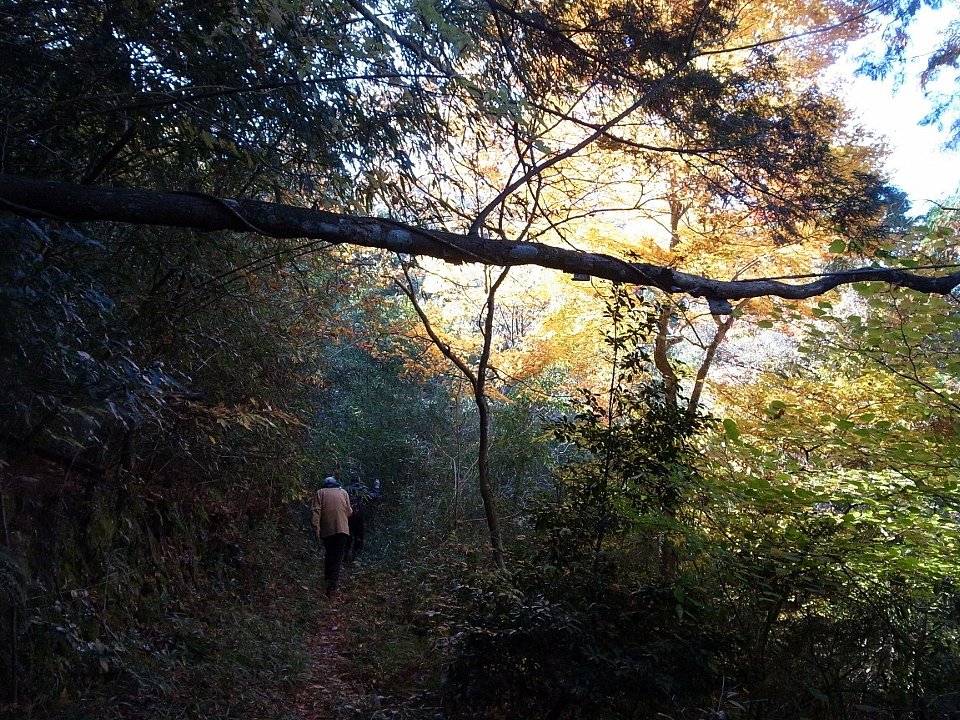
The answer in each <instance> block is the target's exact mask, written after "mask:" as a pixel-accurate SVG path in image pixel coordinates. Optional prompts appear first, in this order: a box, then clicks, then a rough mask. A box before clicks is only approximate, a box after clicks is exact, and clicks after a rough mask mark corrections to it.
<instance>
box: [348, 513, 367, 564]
mask: <svg viewBox="0 0 960 720" xmlns="http://www.w3.org/2000/svg"><path fill="white" fill-rule="evenodd" d="M347 522H348V523H349V524H350V540H349V541H348V542H347V556H346V557H347V562H353V561H354V560H356V559H357V558H359V557H360V553H361V552H363V510H354V511H353V515H351V516H350V519H349V520H347Z"/></svg>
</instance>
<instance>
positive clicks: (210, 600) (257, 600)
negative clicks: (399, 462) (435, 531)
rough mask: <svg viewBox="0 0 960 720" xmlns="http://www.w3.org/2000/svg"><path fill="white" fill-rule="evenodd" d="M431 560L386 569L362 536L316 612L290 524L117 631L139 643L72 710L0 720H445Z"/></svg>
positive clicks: (308, 556) (312, 564)
mask: <svg viewBox="0 0 960 720" xmlns="http://www.w3.org/2000/svg"><path fill="white" fill-rule="evenodd" d="M435 560H436V559H435V558H428V557H424V556H422V555H421V556H420V559H419V561H418V562H419V564H418V565H413V564H411V562H410V561H408V560H402V559H398V558H396V557H390V558H388V557H386V556H385V555H384V554H383V553H381V552H379V551H378V548H377V538H376V534H375V532H374V533H371V535H370V537H368V550H367V552H366V554H365V556H364V557H363V558H362V560H361V561H359V562H357V563H354V564H352V565H350V566H346V567H345V568H344V571H343V574H342V577H341V583H340V590H339V591H338V592H337V593H336V595H335V596H334V597H333V598H332V599H328V598H326V597H324V595H323V593H322V588H323V549H322V546H320V545H319V544H318V543H317V541H316V539H315V538H314V537H312V535H311V533H310V532H309V531H308V530H305V529H304V528H303V527H301V523H300V522H299V520H298V519H295V518H292V517H291V518H290V521H289V522H288V523H286V524H285V525H284V526H282V527H275V528H273V529H272V530H269V531H265V532H262V533H260V537H259V541H258V542H256V543H252V544H251V545H250V547H248V548H246V554H245V555H244V557H243V560H242V563H241V564H240V565H238V566H237V567H236V568H231V569H230V570H229V571H225V572H223V573H221V575H220V577H219V578H217V579H216V580H215V581H210V582H208V583H205V584H204V585H202V586H197V587H192V588H183V589H182V591H178V593H177V595H176V596H175V597H170V598H169V599H167V600H165V605H166V607H165V610H166V612H165V613H164V616H163V617H162V618H161V619H158V620H154V621H152V622H150V623H143V624H140V625H138V626H137V627H135V628H129V629H127V630H126V631H125V634H126V635H127V636H128V637H137V638H138V639H139V641H138V642H137V643H131V642H126V643H125V651H124V652H123V653H121V654H119V655H118V656H117V658H116V661H115V662H113V663H112V664H111V666H110V668H109V670H108V671H104V672H103V673H101V674H100V675H99V677H97V678H96V679H95V680H94V681H93V682H91V683H90V684H89V686H88V688H87V690H86V691H84V692H82V694H81V695H80V696H79V697H74V698H71V697H69V696H67V695H66V694H65V695H64V697H63V698H62V704H61V706H60V707H59V708H58V712H56V714H55V715H51V714H50V710H51V708H49V707H47V708H43V709H41V708H39V707H36V708H30V707H19V708H17V709H16V710H17V712H16V713H15V714H14V715H9V714H5V713H4V712H3V710H2V709H0V718H5V717H17V718H35V717H60V718H69V719H70V720H87V719H88V718H90V719H92V718H97V719H98V720H100V719H103V720H141V719H142V720H146V719H147V718H151V719H156V720H173V719H174V718H177V719H180V718H191V719H195V720H208V719H209V720H214V718H216V719H217V720H222V719H225V718H244V719H246V718H258V719H262V720H381V719H383V720H387V719H390V720H405V719H414V718H416V719H417V720H427V719H429V718H443V717H444V714H443V712H442V710H441V706H440V700H439V691H440V677H441V673H442V664H443V653H442V652H441V651H440V648H439V645H438V641H439V640H440V639H441V638H440V636H439V635H438V633H440V634H442V628H439V629H438V628H437V627H436V624H435V623H434V622H433V618H434V615H435V613H434V612H433V611H432V610H431V609H430V607H429V605H430V604H431V603H434V602H436V598H435V596H434V589H435V588H438V587H440V586H441V585H442V584H443V582H442V578H439V577H437V576H436V575H435V574H434V573H435V572H436V570H435V568H436V567H437V565H434V564H433V563H434V562H435ZM440 567H442V564H441V565H440ZM431 568H432V569H431ZM66 661H67V660H65V662H66Z"/></svg>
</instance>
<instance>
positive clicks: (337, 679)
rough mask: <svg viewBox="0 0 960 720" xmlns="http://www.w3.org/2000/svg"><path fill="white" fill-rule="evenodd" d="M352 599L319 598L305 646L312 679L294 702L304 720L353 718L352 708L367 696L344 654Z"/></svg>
mask: <svg viewBox="0 0 960 720" xmlns="http://www.w3.org/2000/svg"><path fill="white" fill-rule="evenodd" d="M350 600H351V598H350V596H349V595H348V594H346V593H342V592H341V593H339V594H338V595H337V596H335V597H334V598H333V599H331V600H328V599H326V598H324V597H323V596H322V595H321V596H320V597H319V600H318V603H317V619H316V623H315V624H314V627H313V631H312V633H311V634H310V636H309V637H308V638H307V640H306V641H305V643H304V646H305V649H306V651H307V653H309V655H310V668H309V672H310V680H309V681H308V682H307V684H306V685H305V686H304V688H303V689H302V690H301V691H300V693H299V695H298V697H297V699H296V702H295V706H296V709H297V712H298V714H299V717H300V718H301V719H302V720H343V719H344V718H347V717H349V716H350V707H351V706H352V707H354V708H356V707H358V704H359V703H360V701H361V699H362V698H364V697H365V696H366V695H367V692H366V690H365V689H364V688H363V686H362V684H361V683H360V681H359V680H358V679H357V678H355V677H354V675H353V673H352V671H351V667H350V661H349V659H348V658H347V657H345V655H344V653H343V648H345V647H346V643H347V632H346V627H347V625H348V624H349V623H350V620H351V615H350V613H351V607H352V606H351V603H350Z"/></svg>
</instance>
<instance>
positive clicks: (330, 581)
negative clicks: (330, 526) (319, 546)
mask: <svg viewBox="0 0 960 720" xmlns="http://www.w3.org/2000/svg"><path fill="white" fill-rule="evenodd" d="M349 540H350V536H349V535H347V534H346V533H337V534H336V535H327V537H325V538H323V549H324V555H323V580H324V584H325V585H326V591H327V595H329V594H330V593H331V592H333V591H334V590H336V588H337V581H338V580H339V579H340V567H341V566H342V565H343V553H344V552H345V551H346V549H347V542H349Z"/></svg>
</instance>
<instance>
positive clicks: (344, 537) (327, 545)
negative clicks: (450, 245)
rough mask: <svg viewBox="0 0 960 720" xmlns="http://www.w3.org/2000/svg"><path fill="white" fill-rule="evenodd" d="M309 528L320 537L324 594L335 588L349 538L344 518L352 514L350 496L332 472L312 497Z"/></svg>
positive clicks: (346, 521) (328, 595)
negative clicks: (311, 515)
mask: <svg viewBox="0 0 960 720" xmlns="http://www.w3.org/2000/svg"><path fill="white" fill-rule="evenodd" d="M312 510H313V513H312V514H313V529H314V530H316V532H317V539H319V540H322V541H323V548H324V558H323V580H324V585H325V590H326V593H327V597H330V596H331V595H332V594H333V592H334V590H336V589H337V581H338V580H339V579H340V566H341V565H343V554H344V552H345V551H346V549H347V543H348V542H349V541H350V529H349V525H348V518H349V517H350V515H352V514H353V508H352V507H351V506H350V496H349V495H347V491H346V490H344V489H343V488H342V487H340V483H339V482H337V479H336V478H335V477H333V476H330V477H328V478H326V479H325V480H324V481H323V482H322V483H321V485H320V489H319V490H317V493H316V495H314V498H313V508H312Z"/></svg>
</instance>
